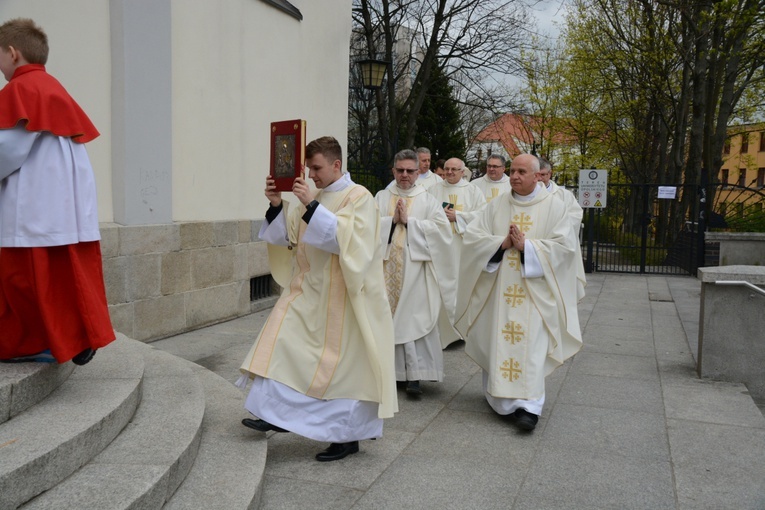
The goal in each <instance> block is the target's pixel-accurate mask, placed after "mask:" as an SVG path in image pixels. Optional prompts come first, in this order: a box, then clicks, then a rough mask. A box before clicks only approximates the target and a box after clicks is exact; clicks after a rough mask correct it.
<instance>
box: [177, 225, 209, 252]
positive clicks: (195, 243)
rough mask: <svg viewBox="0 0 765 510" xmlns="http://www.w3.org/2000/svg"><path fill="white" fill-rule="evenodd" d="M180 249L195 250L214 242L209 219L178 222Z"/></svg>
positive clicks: (207, 246)
mask: <svg viewBox="0 0 765 510" xmlns="http://www.w3.org/2000/svg"><path fill="white" fill-rule="evenodd" d="M180 233H181V249H183V250H196V249H199V248H209V247H210V246H213V245H214V244H215V232H214V231H213V225H212V223H210V222H209V221H194V222H189V223H181V224H180Z"/></svg>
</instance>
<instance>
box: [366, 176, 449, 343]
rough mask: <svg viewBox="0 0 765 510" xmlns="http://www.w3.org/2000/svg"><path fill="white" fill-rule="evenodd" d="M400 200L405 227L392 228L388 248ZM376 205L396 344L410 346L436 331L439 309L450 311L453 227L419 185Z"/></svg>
mask: <svg viewBox="0 0 765 510" xmlns="http://www.w3.org/2000/svg"><path fill="white" fill-rule="evenodd" d="M399 199H403V200H405V201H406V204H407V213H408V223H407V225H406V227H405V226H404V225H402V224H398V225H396V226H395V229H393V236H392V238H391V242H390V244H389V243H388V238H389V237H390V233H391V228H392V227H393V215H394V214H395V209H396V203H397V202H398V200H399ZM375 200H376V201H377V205H378V207H379V209H380V214H381V215H382V221H381V228H380V236H381V237H380V241H381V244H382V245H383V246H384V247H387V250H386V254H385V278H386V288H387V291H388V298H389V300H390V304H391V310H392V312H393V329H394V336H395V343H396V344H404V343H407V342H413V341H415V340H417V339H420V338H423V337H424V336H426V335H428V334H429V333H431V332H432V331H433V329H434V328H435V327H436V322H437V320H438V314H439V311H440V310H441V305H442V303H443V305H444V307H445V308H446V309H447V310H452V311H453V310H454V303H455V295H456V280H457V263H456V261H455V260H454V257H453V256H452V255H451V251H450V249H449V246H450V244H451V243H452V241H453V237H452V230H451V226H450V224H449V220H448V219H447V218H446V214H445V213H444V211H443V208H442V207H441V203H440V202H438V201H437V200H436V199H435V198H434V197H433V196H432V195H430V194H429V193H427V192H426V191H425V189H423V188H422V187H421V186H419V184H418V185H415V186H413V187H412V188H411V189H408V190H402V189H400V188H399V187H398V186H392V187H389V188H387V189H384V190H382V191H380V192H379V193H377V195H376V197H375ZM452 313H453V312H452Z"/></svg>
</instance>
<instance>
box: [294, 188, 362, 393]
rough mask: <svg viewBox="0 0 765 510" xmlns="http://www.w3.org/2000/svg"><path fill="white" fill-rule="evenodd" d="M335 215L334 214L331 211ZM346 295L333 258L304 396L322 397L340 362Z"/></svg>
mask: <svg viewBox="0 0 765 510" xmlns="http://www.w3.org/2000/svg"><path fill="white" fill-rule="evenodd" d="M364 191H365V188H363V187H362V186H357V187H354V188H352V189H351V190H350V191H349V192H348V195H347V196H346V197H345V198H344V199H343V202H342V203H341V204H340V207H338V210H340V209H342V208H343V207H345V206H346V205H348V202H350V201H351V200H355V199H356V198H357V197H359V196H361V195H363V194H364ZM333 212H336V211H333ZM345 296H346V286H345V278H344V277H343V271H342V268H341V267H340V257H339V256H338V255H332V262H331V267H330V280H329V297H328V301H329V303H328V308H327V323H326V325H325V329H324V350H323V351H322V353H321V358H320V359H319V365H318V367H316V373H315V374H314V375H313V381H311V386H310V387H309V388H308V391H306V395H308V396H309V397H313V398H322V397H323V396H324V393H326V391H327V389H328V388H329V384H330V383H331V382H332V377H333V376H334V375H335V369H336V368H337V364H338V363H339V362H340V349H341V348H342V346H343V326H344V325H345Z"/></svg>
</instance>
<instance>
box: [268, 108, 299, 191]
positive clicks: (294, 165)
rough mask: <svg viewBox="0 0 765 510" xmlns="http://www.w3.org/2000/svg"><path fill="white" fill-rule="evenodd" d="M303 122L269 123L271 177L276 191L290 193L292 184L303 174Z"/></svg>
mask: <svg viewBox="0 0 765 510" xmlns="http://www.w3.org/2000/svg"><path fill="white" fill-rule="evenodd" d="M304 163H305V121H304V120H300V119H297V120H285V121H280V122H272V123H271V176H272V177H273V178H274V181H275V183H276V191H292V183H293V182H294V181H295V179H296V178H297V177H301V176H302V174H303V164H304Z"/></svg>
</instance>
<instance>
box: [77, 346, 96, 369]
mask: <svg viewBox="0 0 765 510" xmlns="http://www.w3.org/2000/svg"><path fill="white" fill-rule="evenodd" d="M95 355H96V350H95V349H91V348H90V347H88V348H87V349H85V350H84V351H82V352H81V353H79V354H78V355H77V356H75V357H74V358H72V363H74V364H75V365H86V364H88V363H90V360H92V359H93V356H95Z"/></svg>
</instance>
